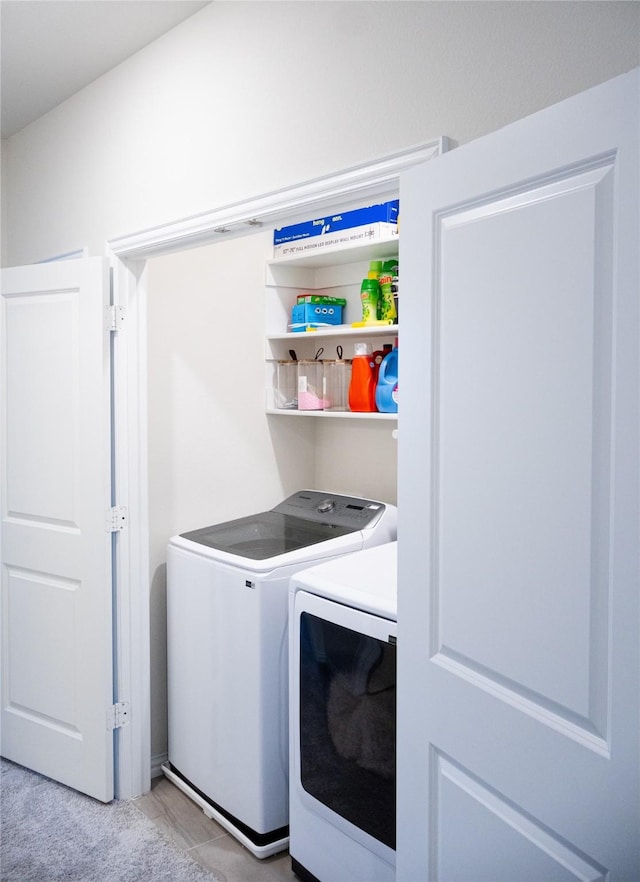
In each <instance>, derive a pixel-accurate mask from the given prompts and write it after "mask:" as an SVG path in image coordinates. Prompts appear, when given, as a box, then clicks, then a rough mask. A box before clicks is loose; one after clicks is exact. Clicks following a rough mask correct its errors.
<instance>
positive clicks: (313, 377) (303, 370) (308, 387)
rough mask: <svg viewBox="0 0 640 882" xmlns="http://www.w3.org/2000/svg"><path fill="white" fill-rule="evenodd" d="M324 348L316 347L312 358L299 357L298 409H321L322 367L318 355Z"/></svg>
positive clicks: (322, 406)
mask: <svg viewBox="0 0 640 882" xmlns="http://www.w3.org/2000/svg"><path fill="white" fill-rule="evenodd" d="M323 352H324V350H323V349H322V348H320V349H318V351H317V352H316V357H315V358H313V359H310V358H306V359H301V360H300V361H299V362H298V410H323V408H324V397H323V395H322V386H323V376H324V372H323V367H322V361H320V356H321V355H322V353H323Z"/></svg>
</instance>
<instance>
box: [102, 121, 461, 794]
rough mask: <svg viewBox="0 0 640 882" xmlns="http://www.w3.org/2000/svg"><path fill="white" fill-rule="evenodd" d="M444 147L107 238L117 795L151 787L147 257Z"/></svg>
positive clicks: (305, 206) (267, 217)
mask: <svg viewBox="0 0 640 882" xmlns="http://www.w3.org/2000/svg"><path fill="white" fill-rule="evenodd" d="M447 149H448V142H447V139H446V137H444V136H441V137H438V138H435V139H433V140H431V141H428V142H425V143H423V144H419V145H417V146H415V147H411V148H407V149H405V150H402V151H399V152H397V153H393V154H389V155H387V156H384V157H381V158H379V159H377V160H374V161H371V162H367V163H362V164H360V165H357V166H352V167H350V168H347V169H345V170H343V171H340V172H337V173H335V174H332V175H326V176H323V177H320V178H315V179H313V180H310V181H306V182H304V183H302V184H298V185H294V186H292V187H288V188H285V189H283V190H277V191H273V192H270V193H266V194H264V195H262V196H259V197H257V198H255V199H251V200H247V201H245V202H238V203H234V204H232V205H226V206H222V207H220V208H217V209H213V210H211V211H209V212H206V213H204V214H200V215H196V216H194V217H190V218H186V219H182V220H176V221H172V222H169V223H167V224H165V225H163V226H159V227H153V228H152V229H148V230H142V231H139V232H135V233H131V234H129V235H126V236H121V237H119V238H115V239H111V240H109V241H107V243H106V254H107V256H108V257H109V259H110V263H111V266H112V268H113V278H114V286H113V288H114V291H113V297H114V300H113V303H114V305H115V306H119V307H123V308H124V310H125V315H126V319H125V320H124V323H123V324H122V327H121V329H120V330H119V332H118V333H117V334H116V335H115V341H114V362H115V364H114V393H115V400H116V407H115V412H114V420H115V430H114V437H115V451H114V461H115V491H116V499H117V500H119V504H124V505H126V507H127V511H128V528H127V530H124V531H122V532H120V533H119V534H118V537H117V544H116V555H115V561H114V566H115V571H116V584H117V598H116V604H115V605H116V609H115V610H114V621H115V642H116V645H115V647H114V656H115V678H116V686H115V688H116V695H117V696H118V697H119V700H126V701H128V702H129V703H130V706H131V714H130V722H129V723H128V724H127V725H126V726H125V727H123V728H121V729H119V730H117V735H116V745H115V751H116V756H115V760H116V782H115V787H116V791H115V792H116V797H117V798H118V799H129V798H132V797H134V796H138V795H140V794H142V793H146V792H148V791H149V789H150V787H151V707H150V683H151V669H150V661H149V653H150V636H149V621H150V584H151V574H150V572H149V511H148V503H147V500H148V446H147V444H148V437H147V347H146V334H147V296H148V291H147V278H146V261H147V260H148V259H149V258H152V257H158V256H160V255H164V254H169V253H174V252H180V251H186V250H188V249H190V248H196V247H200V246H203V245H209V244H213V243H215V242H220V241H223V240H224V239H230V238H238V237H240V236H246V235H251V234H252V233H254V232H256V231H257V230H261V229H264V227H265V226H267V227H268V226H273V227H277V226H278V225H283V224H288V223H295V222H298V221H302V220H307V219H308V217H309V215H318V214H321V213H322V211H323V210H324V209H325V208H326V209H328V208H332V207H335V205H336V204H339V203H340V202H341V201H342V202H345V201H350V202H352V201H353V200H354V199H357V200H359V201H360V204H362V202H363V201H364V200H373V199H375V198H376V197H380V196H382V195H385V194H387V193H388V192H389V191H390V190H394V191H397V189H398V188H399V180H400V174H401V173H402V172H403V171H404V170H406V169H408V168H411V167H412V166H415V165H418V164H419V163H423V162H426V161H428V160H431V159H435V158H436V157H437V156H439V155H441V154H442V153H443V152H445V151H446V150H447Z"/></svg>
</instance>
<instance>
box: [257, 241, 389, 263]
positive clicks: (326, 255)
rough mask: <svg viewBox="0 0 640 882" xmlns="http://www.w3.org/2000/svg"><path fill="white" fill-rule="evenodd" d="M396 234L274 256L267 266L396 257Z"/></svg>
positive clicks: (347, 261)
mask: <svg viewBox="0 0 640 882" xmlns="http://www.w3.org/2000/svg"><path fill="white" fill-rule="evenodd" d="M398 242H399V238H398V236H397V235H396V236H391V237H390V238H388V239H381V240H378V241H377V242H368V243H367V244H365V245H349V244H348V243H346V244H345V245H342V246H340V247H338V248H327V249H326V250H325V251H321V252H316V253H314V254H294V255H288V256H286V257H274V258H272V259H271V260H268V261H267V266H273V267H277V266H293V267H296V266H301V267H318V266H334V265H336V266H337V265H340V264H345V263H357V262H359V261H363V260H379V259H380V258H384V257H396V256H397V254H398Z"/></svg>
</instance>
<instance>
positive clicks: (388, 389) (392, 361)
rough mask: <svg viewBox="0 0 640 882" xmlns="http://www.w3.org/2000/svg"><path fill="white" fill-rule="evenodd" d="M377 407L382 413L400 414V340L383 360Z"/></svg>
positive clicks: (376, 395) (377, 390) (377, 392)
mask: <svg viewBox="0 0 640 882" xmlns="http://www.w3.org/2000/svg"><path fill="white" fill-rule="evenodd" d="M375 401H376V407H377V409H378V410H379V411H380V413H397V412H398V339H397V338H396V341H395V346H394V347H393V349H392V350H391V352H389V353H387V355H385V357H384V358H383V360H382V363H381V365H380V370H379V371H378V381H377V384H376V392H375Z"/></svg>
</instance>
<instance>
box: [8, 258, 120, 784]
mask: <svg viewBox="0 0 640 882" xmlns="http://www.w3.org/2000/svg"><path fill="white" fill-rule="evenodd" d="M108 293H109V286H108V266H107V263H106V261H104V260H102V259H100V258H92V259H88V260H78V261H63V262H59V263H50V264H42V265H37V266H28V267H13V268H10V269H6V270H3V271H2V368H3V369H2V375H3V396H2V732H1V735H2V755H3V756H4V757H6V758H7V759H10V760H13V761H14V762H17V763H20V764H21V765H24V766H27V767H28V768H31V769H34V770H35V771H37V772H40V773H42V774H44V775H47V776H48V777H50V778H54V779H55V780H57V781H61V782H62V783H64V784H67V785H69V786H70V787H74V788H76V789H77V790H81V791H83V792H85V793H88V794H90V795H91V796H94V797H96V798H98V799H100V800H103V801H108V800H110V799H112V798H113V732H112V731H110V730H109V728H108V725H107V712H108V707H109V706H110V705H112V703H113V699H112V683H113V676H112V609H111V604H112V598H111V593H112V588H111V534H110V533H109V532H107V530H106V515H107V510H108V508H109V505H110V437H111V435H110V431H111V430H110V425H111V417H110V370H109V363H110V362H109V334H108V332H107V331H106V329H105V328H106V326H105V315H104V313H105V306H106V305H107V304H108Z"/></svg>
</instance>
